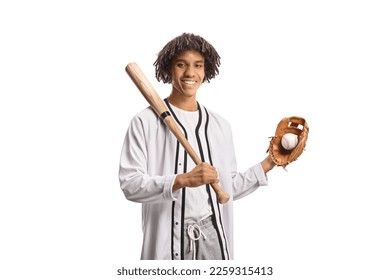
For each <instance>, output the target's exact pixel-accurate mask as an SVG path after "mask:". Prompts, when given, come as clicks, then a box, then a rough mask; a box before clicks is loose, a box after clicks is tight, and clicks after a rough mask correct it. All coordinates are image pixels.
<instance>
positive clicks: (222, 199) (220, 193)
mask: <svg viewBox="0 0 390 280" xmlns="http://www.w3.org/2000/svg"><path fill="white" fill-rule="evenodd" d="M211 186H212V187H213V189H214V192H215V193H216V195H217V199H218V202H219V203H220V204H224V203H226V202H228V201H229V199H230V195H229V194H228V193H227V192H225V191H224V190H223V189H222V188H221V187H220V186H219V185H218V184H217V183H214V184H211Z"/></svg>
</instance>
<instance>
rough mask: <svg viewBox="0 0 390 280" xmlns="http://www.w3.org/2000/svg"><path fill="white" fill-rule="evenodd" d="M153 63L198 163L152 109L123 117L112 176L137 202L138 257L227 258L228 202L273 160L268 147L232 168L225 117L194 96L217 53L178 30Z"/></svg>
mask: <svg viewBox="0 0 390 280" xmlns="http://www.w3.org/2000/svg"><path fill="white" fill-rule="evenodd" d="M154 66H155V71H156V72H155V73H156V78H157V80H158V81H162V82H163V83H170V84H171V85H172V89H171V92H170V94H169V96H168V97H167V98H166V99H164V102H165V103H166V105H167V107H168V109H169V111H170V114H171V115H172V116H173V117H174V119H175V121H176V122H177V123H178V124H179V126H180V127H181V129H182V130H183V133H184V134H185V135H186V138H187V139H188V141H189V142H190V144H191V145H192V146H193V147H194V149H195V150H196V151H197V153H198V154H199V155H200V156H201V158H202V160H203V163H201V164H198V165H195V164H194V162H193V161H192V160H191V158H189V157H188V155H187V153H186V152H185V150H184V149H183V147H182V146H181V145H180V144H179V142H178V141H177V139H176V138H175V137H174V136H173V135H172V133H170V131H169V130H168V129H167V127H166V126H165V125H164V122H163V121H162V120H161V118H159V116H157V114H155V112H154V111H153V110H152V108H150V107H148V108H146V109H144V110H142V111H141V112H139V113H138V114H136V115H135V116H134V117H133V119H132V120H131V123H130V125H129V127H128V130H127V133H126V136H125V139H124V143H123V148H122V152H121V157H120V169H119V180H120V187H121V189H122V190H123V193H124V195H125V197H126V198H127V199H128V200H130V201H133V202H138V203H141V204H142V229H143V246H142V252H141V259H144V260H190V259H197V260H229V259H233V258H234V251H233V201H234V200H237V199H240V198H243V197H245V196H247V195H249V194H251V193H252V192H254V191H255V190H256V189H258V188H259V187H260V186H264V185H267V184H268V179H267V175H266V174H267V172H269V171H270V170H271V169H272V168H273V167H274V166H275V165H276V164H275V162H274V160H273V159H272V157H271V155H270V154H268V155H267V157H266V158H265V159H264V160H263V161H261V162H259V163H255V164H253V166H251V167H250V168H248V169H247V170H245V171H244V172H238V171H237V164H236V157H235V151H234V145H233V138H232V131H231V128H230V125H229V123H228V122H227V121H226V120H225V119H224V118H223V117H221V116H220V115H218V114H217V113H215V112H213V111H212V110H209V109H208V108H206V107H205V106H203V105H202V104H199V102H198V101H197V93H198V90H199V88H200V86H201V85H202V84H203V83H204V82H210V80H211V79H213V78H215V77H216V76H217V75H218V74H219V70H218V68H219V66H220V56H219V55H218V53H217V51H216V50H215V49H214V47H213V46H212V45H211V44H210V43H209V42H207V41H206V40H205V39H204V38H202V37H200V36H198V35H195V34H188V33H183V34H182V35H180V36H178V37H176V38H174V39H172V40H171V41H169V42H168V43H167V44H166V45H165V46H164V47H163V49H162V50H161V51H160V52H159V53H158V56H157V59H156V61H155V63H154ZM213 183H218V184H220V186H221V187H222V188H223V189H224V190H225V192H227V193H229V194H230V200H229V201H228V202H227V203H224V204H220V203H218V201H217V198H216V195H215V192H213V189H212V188H211V187H210V184H213Z"/></svg>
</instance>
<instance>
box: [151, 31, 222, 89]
mask: <svg viewBox="0 0 390 280" xmlns="http://www.w3.org/2000/svg"><path fill="white" fill-rule="evenodd" d="M187 50H195V51H198V52H200V53H201V54H202V55H203V57H204V60H205V77H204V81H207V82H210V80H211V79H213V78H214V77H215V76H217V75H218V74H219V70H218V67H219V66H220V65H221V62H220V58H221V57H220V56H219V54H218V53H217V51H216V50H215V49H214V47H213V46H212V45H211V44H210V43H208V42H207V41H206V40H205V39H203V38H202V37H200V36H198V35H194V34H192V33H183V34H182V35H180V36H177V37H176V38H174V39H172V40H171V41H170V42H168V43H167V44H166V45H165V47H164V48H163V49H162V50H161V51H160V52H159V53H158V55H157V59H156V61H155V62H154V64H153V65H154V66H155V69H156V78H157V81H162V82H163V83H171V82H172V79H171V76H170V73H169V70H170V67H171V63H172V60H173V59H174V58H175V57H176V56H177V55H179V54H180V53H181V52H183V51H187ZM204 81H203V82H204Z"/></svg>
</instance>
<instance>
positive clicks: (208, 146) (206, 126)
mask: <svg viewBox="0 0 390 280" xmlns="http://www.w3.org/2000/svg"><path fill="white" fill-rule="evenodd" d="M203 108H204V110H205V112H206V124H205V128H204V132H205V138H206V144H207V151H208V155H209V160H210V164H211V165H213V159H212V158H211V150H210V143H209V137H208V134H207V131H208V127H209V119H210V118H209V112H208V111H207V109H206V108H205V107H203ZM208 187H209V186H208ZM209 188H210V187H209ZM215 196H216V195H215ZM216 199H217V198H216ZM216 204H217V206H218V213H219V223H220V225H221V229H222V234H223V239H224V241H225V248H226V251H227V259H228V260H229V259H230V257H229V250H228V246H227V240H226V236H225V229H224V228H223V223H222V215H221V208H220V207H219V203H218V202H217V203H216ZM211 205H213V204H211ZM213 211H214V209H213ZM216 219H217V217H216V215H214V223H215V227H216V228H218V227H217V220H216ZM217 231H218V230H217ZM218 238H219V242H220V246H221V253H222V256H223V259H225V254H224V252H223V246H222V238H221V236H220V233H219V231H218Z"/></svg>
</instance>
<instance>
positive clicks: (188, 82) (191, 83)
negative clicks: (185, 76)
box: [183, 80, 196, 85]
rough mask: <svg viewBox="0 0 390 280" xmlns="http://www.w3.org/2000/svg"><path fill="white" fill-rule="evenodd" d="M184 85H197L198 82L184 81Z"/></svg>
mask: <svg viewBox="0 0 390 280" xmlns="http://www.w3.org/2000/svg"><path fill="white" fill-rule="evenodd" d="M183 83H185V84H186V85H195V84H196V81H190V80H183Z"/></svg>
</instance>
